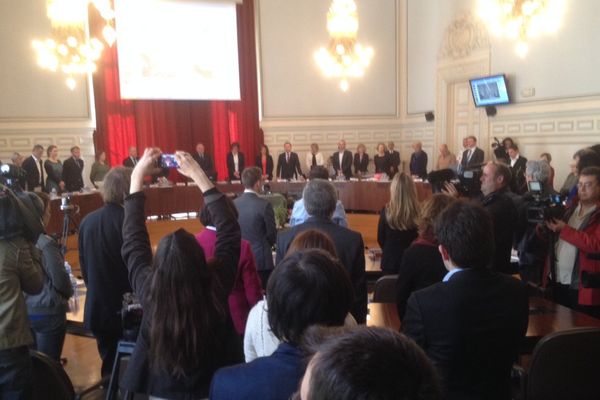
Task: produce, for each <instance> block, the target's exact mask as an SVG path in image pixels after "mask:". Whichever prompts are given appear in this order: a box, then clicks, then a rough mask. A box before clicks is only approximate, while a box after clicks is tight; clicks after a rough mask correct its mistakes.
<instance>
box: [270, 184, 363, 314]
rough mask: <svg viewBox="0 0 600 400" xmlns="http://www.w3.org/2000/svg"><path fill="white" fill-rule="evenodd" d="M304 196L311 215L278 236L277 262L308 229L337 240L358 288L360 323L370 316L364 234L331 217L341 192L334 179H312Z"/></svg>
mask: <svg viewBox="0 0 600 400" xmlns="http://www.w3.org/2000/svg"><path fill="white" fill-rule="evenodd" d="M302 198H303V199H304V206H305V208H306V211H307V212H308V214H309V215H310V218H309V219H308V220H307V221H306V222H304V223H302V224H300V225H296V226H294V227H293V228H291V229H289V230H287V231H282V232H280V233H279V234H278V235H277V258H276V261H277V264H279V262H280V261H281V260H282V259H283V257H284V255H285V253H286V252H287V249H288V247H289V246H290V243H292V240H294V237H295V236H296V235H297V234H298V233H300V232H302V231H304V230H306V229H317V230H320V231H323V232H325V233H327V234H328V235H329V236H330V237H331V238H332V239H333V242H334V244H335V249H336V251H337V254H338V256H339V258H340V261H341V263H342V265H343V266H344V267H345V268H346V271H348V274H349V276H350V281H351V282H352V286H353V287H354V294H355V301H354V304H353V305H352V308H351V310H350V312H351V313H352V315H353V316H354V318H355V319H356V322H358V323H359V324H361V323H364V322H365V321H366V316H367V281H366V275H365V250H364V249H365V246H364V242H363V239H362V236H361V235H360V233H358V232H354V231H352V230H350V229H347V228H344V227H341V226H339V225H336V224H335V223H333V222H332V220H331V216H332V215H333V212H334V211H335V206H336V202H337V191H336V190H335V187H334V186H333V185H332V184H331V183H330V182H328V181H326V180H322V179H313V180H311V181H310V182H309V183H308V184H307V185H306V186H305V187H304V191H303V193H302Z"/></svg>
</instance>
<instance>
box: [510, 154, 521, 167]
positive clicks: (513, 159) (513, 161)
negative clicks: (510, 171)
mask: <svg viewBox="0 0 600 400" xmlns="http://www.w3.org/2000/svg"><path fill="white" fill-rule="evenodd" d="M518 159H519V155H518V154H517V156H516V157H515V158H511V159H510V167H511V168H512V167H514V166H515V164H516V163H517V160H518Z"/></svg>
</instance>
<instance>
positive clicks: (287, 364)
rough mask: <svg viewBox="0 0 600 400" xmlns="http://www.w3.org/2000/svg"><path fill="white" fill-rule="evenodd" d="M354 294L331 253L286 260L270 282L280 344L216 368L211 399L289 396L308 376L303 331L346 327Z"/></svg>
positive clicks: (271, 311) (269, 301)
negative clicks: (266, 353) (265, 354)
mask: <svg viewBox="0 0 600 400" xmlns="http://www.w3.org/2000/svg"><path fill="white" fill-rule="evenodd" d="M353 297H354V295H353V289H352V284H351V282H350V278H349V277H348V273H347V272H346V270H345V269H344V267H343V266H342V265H341V264H340V262H339V261H337V260H336V259H334V258H333V257H331V256H330V255H329V254H328V253H326V252H324V251H322V250H306V251H300V252H296V253H294V254H291V255H289V256H287V257H286V258H284V259H283V261H281V263H280V264H279V265H278V266H277V267H276V268H275V270H274V271H273V273H272V274H271V277H270V278H269V283H268V285H267V304H268V308H269V311H268V319H269V325H270V326H271V330H272V331H273V333H274V334H275V336H276V337H277V338H278V339H279V340H281V341H282V343H281V344H280V345H279V346H278V347H277V350H276V351H275V353H273V354H272V355H270V356H268V357H261V358H258V359H256V360H254V361H252V362H250V363H247V364H241V365H236V366H234V367H229V368H224V369H221V370H219V371H217V373H216V374H215V376H214V378H213V381H212V384H211V390H210V398H211V399H213V400H219V399H248V398H256V399H262V400H269V399H287V398H289V397H290V396H291V395H292V394H293V393H294V392H295V391H296V389H297V388H298V384H299V383H300V380H301V379H302V375H303V374H304V369H305V362H304V357H305V354H304V352H303V351H302V350H301V348H300V346H299V345H300V341H301V338H302V335H303V334H304V332H305V330H306V329H307V328H308V327H310V326H311V325H315V324H318V325H324V326H341V325H343V324H344V319H345V318H346V315H347V314H348V311H349V310H350V306H351V305H352V302H353Z"/></svg>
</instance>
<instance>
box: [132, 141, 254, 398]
mask: <svg viewBox="0 0 600 400" xmlns="http://www.w3.org/2000/svg"><path fill="white" fill-rule="evenodd" d="M159 157H160V150H158V149H146V151H145V152H144V155H143V156H142V158H141V159H140V161H139V162H138V164H137V165H136V167H135V168H134V170H133V172H132V175H131V189H130V192H131V194H130V195H129V196H127V199H126V200H125V220H124V221H123V249H122V256H123V260H124V261H125V264H126V265H127V268H128V271H129V278H130V281H131V286H132V287H133V289H134V290H135V294H136V295H137V297H138V298H139V299H140V301H141V302H142V307H143V309H144V316H143V317H142V324H141V327H140V333H139V335H138V337H137V341H136V344H135V348H134V350H133V354H132V355H131V358H130V360H129V364H128V365H127V370H126V371H125V373H124V376H123V380H122V382H121V387H122V388H124V389H125V390H127V391H130V392H134V393H139V392H141V393H146V394H148V395H149V396H150V398H162V399H202V398H206V397H208V392H209V385H210V382H211V380H212V377H213V374H214V372H215V371H216V370H217V369H218V368H221V367H224V366H227V365H232V364H235V363H238V362H242V361H243V359H244V353H243V351H242V343H241V340H240V338H239V336H238V335H237V334H236V332H235V329H234V328H233V324H232V323H231V318H230V316H229V311H228V305H227V295H228V293H229V292H230V291H231V288H232V287H233V283H234V281H235V274H236V268H237V265H238V262H239V258H240V244H241V242H242V238H241V236H240V228H239V225H238V224H237V221H236V220H235V216H234V214H233V210H232V209H231V207H230V206H228V205H227V203H226V201H225V196H224V195H223V194H222V193H220V192H219V190H218V189H217V188H215V186H214V184H213V183H212V182H211V181H210V179H208V177H207V176H206V174H205V173H204V171H203V170H202V168H200V166H199V165H198V164H197V163H196V162H195V161H194V159H193V158H192V156H191V155H189V154H188V153H184V152H176V153H175V157H176V159H177V163H178V165H179V169H178V171H179V172H180V173H182V174H183V175H185V176H186V177H188V178H191V179H192V180H193V181H194V183H196V185H197V186H198V188H199V189H200V190H201V191H202V195H203V198H204V204H205V205H206V207H207V208H208V211H209V212H210V214H211V218H212V220H213V222H214V224H215V228H216V230H217V242H216V244H215V260H216V261H215V262H214V263H208V262H207V260H206V258H205V256H204V252H203V250H202V248H201V247H200V245H199V244H198V242H197V241H196V238H195V237H194V236H193V235H192V234H191V233H189V232H186V231H185V230H183V229H179V230H177V231H175V232H173V233H170V234H168V235H166V236H165V237H163V238H162V239H161V240H160V242H159V243H158V247H157V249H156V254H155V255H154V256H153V255H152V248H151V246H150V239H149V236H148V230H147V228H146V216H145V213H144V203H145V200H146V196H145V194H144V191H143V186H144V176H145V175H148V174H149V173H151V171H152V169H153V165H154V163H155V162H156V160H158V158H159Z"/></svg>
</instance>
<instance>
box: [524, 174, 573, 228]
mask: <svg viewBox="0 0 600 400" xmlns="http://www.w3.org/2000/svg"><path fill="white" fill-rule="evenodd" d="M527 186H528V187H529V194H530V195H531V196H532V199H533V201H532V202H531V203H530V205H529V206H528V207H527V222H529V223H532V224H541V223H543V222H545V221H550V220H553V219H562V217H563V216H564V215H565V210H566V209H565V205H564V202H565V198H564V197H563V196H561V195H560V194H553V193H550V194H546V195H544V194H543V192H544V191H543V185H542V183H541V182H537V181H531V182H528V184H527Z"/></svg>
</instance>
